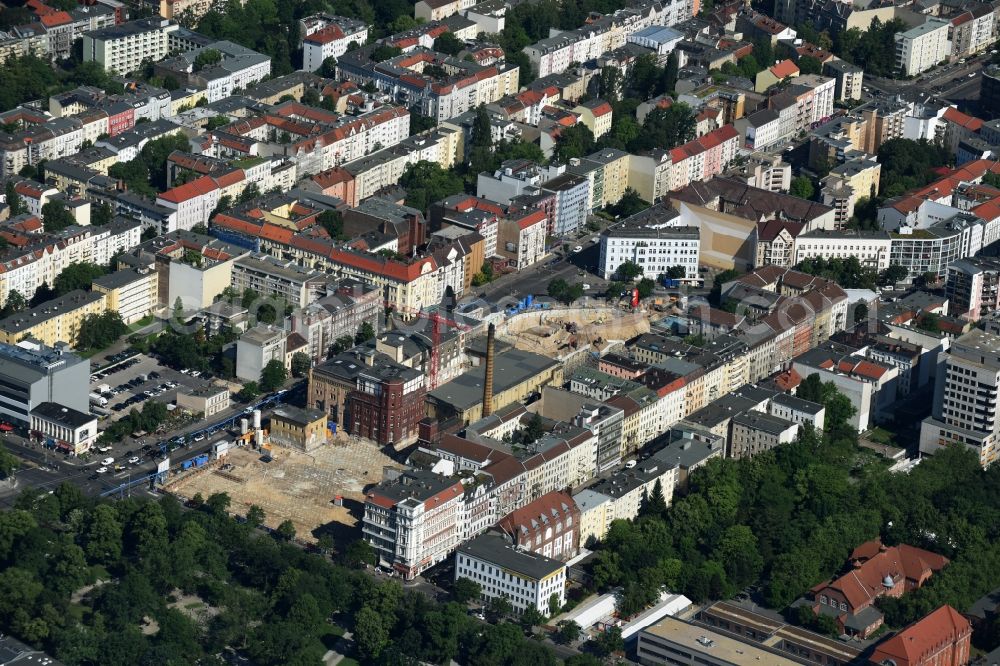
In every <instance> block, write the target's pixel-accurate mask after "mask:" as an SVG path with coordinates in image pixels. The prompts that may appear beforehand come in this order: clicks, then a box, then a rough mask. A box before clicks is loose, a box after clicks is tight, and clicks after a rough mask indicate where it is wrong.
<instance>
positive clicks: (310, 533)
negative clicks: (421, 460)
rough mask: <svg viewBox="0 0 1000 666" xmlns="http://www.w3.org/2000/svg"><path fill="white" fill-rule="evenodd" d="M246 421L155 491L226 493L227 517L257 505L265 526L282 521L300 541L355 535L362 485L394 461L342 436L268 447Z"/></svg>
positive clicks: (183, 495)
mask: <svg viewBox="0 0 1000 666" xmlns="http://www.w3.org/2000/svg"><path fill="white" fill-rule="evenodd" d="M254 419H255V423H254V427H250V428H247V427H245V428H244V430H246V432H244V433H243V434H242V435H239V436H237V437H236V439H235V440H234V442H233V444H234V445H232V446H229V447H227V448H224V450H223V451H222V452H221V453H219V454H217V455H216V456H213V457H214V458H215V459H214V460H213V461H212V462H211V463H208V464H207V465H204V466H201V467H198V468H191V469H189V470H186V471H182V472H180V473H179V474H177V475H176V476H173V477H171V478H170V479H168V481H167V483H166V484H165V485H164V486H163V490H164V491H166V492H169V493H171V494H173V495H175V496H176V497H177V498H178V499H180V500H182V501H188V500H191V499H192V498H194V497H195V496H196V495H199V494H200V495H201V497H203V498H208V497H209V496H211V495H213V494H216V493H226V494H227V495H228V496H229V497H230V500H231V502H230V506H229V512H230V513H231V514H233V515H237V516H245V515H246V514H247V511H248V510H249V509H250V507H251V506H253V505H257V506H259V507H260V508H261V509H262V510H263V511H264V514H265V518H264V525H265V526H267V527H269V528H271V529H274V528H276V527H278V525H280V524H281V523H283V522H284V521H286V520H290V521H291V522H292V525H294V526H295V534H296V538H298V539H300V540H302V541H305V542H315V541H316V540H317V539H318V538H319V537H320V536H322V535H323V534H329V535H331V536H332V537H333V538H335V539H337V538H338V537H340V538H347V539H348V540H353V539H355V538H357V534H358V523H359V522H360V521H361V519H362V518H363V513H364V497H365V494H364V493H365V490H366V489H367V488H368V487H369V486H371V485H373V484H376V483H378V482H379V481H380V480H381V479H382V472H383V469H384V468H385V467H399V465H397V464H396V463H395V462H394V461H393V460H392V459H391V458H389V457H388V456H386V455H385V454H384V453H382V451H381V450H380V449H379V447H378V445H377V444H376V443H374V442H370V441H366V440H362V439H358V438H355V437H350V436H348V435H344V434H342V433H340V434H336V435H334V434H331V435H330V437H329V439H328V441H327V442H326V443H325V444H323V445H321V446H317V447H315V448H313V449H311V450H309V451H304V450H298V449H296V448H290V447H284V446H274V445H272V443H271V442H270V441H269V433H268V431H267V429H265V428H261V427H260V416H259V414H255V415H254Z"/></svg>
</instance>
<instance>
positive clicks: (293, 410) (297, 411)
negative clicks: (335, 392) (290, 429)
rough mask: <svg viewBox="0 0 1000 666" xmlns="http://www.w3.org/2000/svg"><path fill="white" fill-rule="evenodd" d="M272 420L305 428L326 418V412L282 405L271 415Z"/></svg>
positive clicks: (311, 408)
mask: <svg viewBox="0 0 1000 666" xmlns="http://www.w3.org/2000/svg"><path fill="white" fill-rule="evenodd" d="M271 418H272V419H275V418H276V419H278V420H279V421H286V422H288V423H292V424H295V425H299V426H307V425H309V424H310V423H315V422H316V421H319V420H320V419H323V418H326V412H324V411H323V410H321V409H315V408H313V407H294V406H292V405H282V406H281V407H279V408H278V409H276V410H274V412H272V414H271Z"/></svg>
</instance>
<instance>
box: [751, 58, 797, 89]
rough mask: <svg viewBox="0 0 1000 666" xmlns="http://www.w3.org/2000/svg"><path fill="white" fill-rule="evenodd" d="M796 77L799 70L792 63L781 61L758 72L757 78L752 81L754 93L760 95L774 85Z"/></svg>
mask: <svg viewBox="0 0 1000 666" xmlns="http://www.w3.org/2000/svg"><path fill="white" fill-rule="evenodd" d="M798 75H799V68H798V67H797V66H796V64H795V63H794V62H792V61H791V60H782V61H781V62H779V63H777V64H776V65H773V66H771V67H768V68H767V69H764V70H761V71H760V72H758V74H757V78H756V80H755V81H754V88H753V89H754V92H759V93H762V92H764V91H765V90H767V89H768V88H770V87H771V86H773V85H775V84H776V83H779V82H781V81H784V80H785V79H787V78H790V77H793V76H798Z"/></svg>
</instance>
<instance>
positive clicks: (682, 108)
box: [629, 102, 697, 152]
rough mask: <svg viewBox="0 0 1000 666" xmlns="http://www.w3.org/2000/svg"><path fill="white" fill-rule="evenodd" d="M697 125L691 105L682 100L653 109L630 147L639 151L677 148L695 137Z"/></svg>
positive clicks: (633, 150)
mask: <svg viewBox="0 0 1000 666" xmlns="http://www.w3.org/2000/svg"><path fill="white" fill-rule="evenodd" d="M696 125H697V124H696V122H695V118H694V113H693V112H692V110H691V107H689V106H688V105H687V104H684V103H682V102H676V103H674V104H672V105H671V106H670V107H669V108H667V109H663V108H656V109H653V110H652V111H650V112H649V114H647V115H646V120H645V121H644V122H643V124H642V132H640V133H639V134H638V135H637V136H636V137H635V139H634V140H633V141H632V142H631V143H630V144H629V149H630V150H631V151H632V152H639V151H644V150H652V149H654V148H662V149H667V150H669V149H670V148H676V147H677V146H680V145H681V144H684V143H687V142H688V141H690V140H691V139H693V138H694V135H695V129H696Z"/></svg>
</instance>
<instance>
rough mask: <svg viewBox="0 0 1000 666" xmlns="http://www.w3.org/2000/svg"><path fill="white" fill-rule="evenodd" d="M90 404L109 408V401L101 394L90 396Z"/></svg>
mask: <svg viewBox="0 0 1000 666" xmlns="http://www.w3.org/2000/svg"><path fill="white" fill-rule="evenodd" d="M90 404H92V405H97V406H98V407H107V406H108V399H107V398H105V397H104V396H103V395H101V394H100V393H91V394H90Z"/></svg>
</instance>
